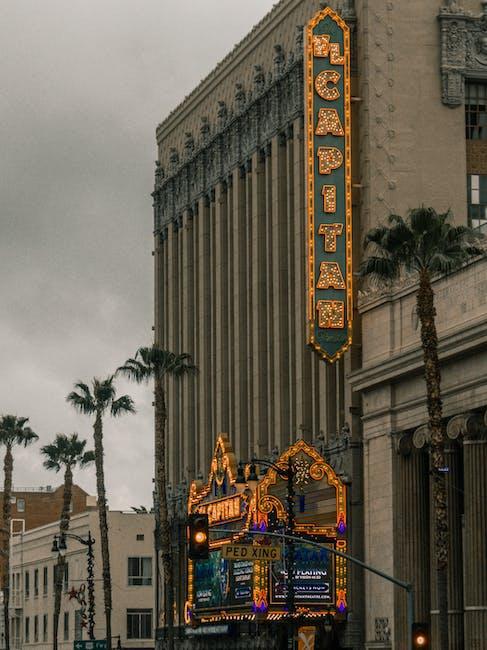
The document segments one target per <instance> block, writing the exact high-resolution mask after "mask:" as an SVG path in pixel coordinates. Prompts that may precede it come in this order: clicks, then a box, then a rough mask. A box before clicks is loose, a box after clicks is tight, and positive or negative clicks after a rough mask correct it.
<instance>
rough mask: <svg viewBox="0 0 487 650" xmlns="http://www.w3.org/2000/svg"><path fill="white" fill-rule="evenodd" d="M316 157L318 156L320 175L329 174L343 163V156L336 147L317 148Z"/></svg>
mask: <svg viewBox="0 0 487 650" xmlns="http://www.w3.org/2000/svg"><path fill="white" fill-rule="evenodd" d="M316 155H317V156H318V162H319V172H320V174H331V172H332V171H333V170H334V169H338V168H339V167H341V165H342V163H343V154H342V152H341V151H340V149H337V148H336V147H318V151H317V152H316Z"/></svg>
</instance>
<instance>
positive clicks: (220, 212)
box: [211, 182, 229, 435]
mask: <svg viewBox="0 0 487 650" xmlns="http://www.w3.org/2000/svg"><path fill="white" fill-rule="evenodd" d="M227 191H228V190H227V184H226V182H220V183H218V184H217V186H216V188H215V242H214V257H213V258H212V261H211V263H212V264H213V265H214V266H215V289H214V291H215V324H214V329H215V331H214V336H215V393H216V417H215V429H216V431H215V433H214V435H216V434H217V433H218V432H220V431H225V432H228V429H229V376H228V329H229V328H228V291H227V286H228V282H229V277H228V246H227V243H228V242H227V229H228V215H227Z"/></svg>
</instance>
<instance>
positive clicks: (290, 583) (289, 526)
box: [237, 457, 296, 647]
mask: <svg viewBox="0 0 487 650" xmlns="http://www.w3.org/2000/svg"><path fill="white" fill-rule="evenodd" d="M256 464H257V465H264V467H268V468H270V469H273V470H274V471H275V472H276V473H277V474H278V475H279V476H280V477H281V478H282V479H285V480H286V510H287V522H286V535H287V537H286V539H285V544H286V551H287V553H286V555H287V594H286V605H287V611H288V616H289V619H290V621H291V633H292V644H293V645H292V647H294V624H293V620H292V619H293V617H294V614H295V610H296V603H295V585H294V579H295V575H294V563H295V554H294V551H295V544H294V539H293V535H294V526H295V522H296V515H295V510H294V497H295V490H294V477H295V470H294V466H293V464H292V459H291V457H289V458H288V464H287V467H286V468H283V467H280V466H279V465H277V464H276V463H273V462H272V461H270V460H265V459H262V458H252V460H251V463H250V472H249V477H248V479H247V483H248V484H249V485H251V484H252V485H251V487H253V485H255V486H256V485H257V484H258V480H259V479H258V476H257V471H256V467H255V465H256ZM239 470H240V471H239V475H238V476H237V484H238V485H237V489H241V485H240V484H241V483H242V476H243V471H242V464H241V465H240V467H239ZM239 479H240V480H239Z"/></svg>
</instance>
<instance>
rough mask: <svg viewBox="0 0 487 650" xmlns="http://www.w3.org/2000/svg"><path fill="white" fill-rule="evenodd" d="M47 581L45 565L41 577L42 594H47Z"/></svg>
mask: <svg viewBox="0 0 487 650" xmlns="http://www.w3.org/2000/svg"><path fill="white" fill-rule="evenodd" d="M48 582H49V575H48V567H47V566H45V567H44V575H43V578H42V593H43V594H44V596H45V595H46V594H47V589H48Z"/></svg>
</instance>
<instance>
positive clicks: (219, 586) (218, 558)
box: [194, 550, 254, 611]
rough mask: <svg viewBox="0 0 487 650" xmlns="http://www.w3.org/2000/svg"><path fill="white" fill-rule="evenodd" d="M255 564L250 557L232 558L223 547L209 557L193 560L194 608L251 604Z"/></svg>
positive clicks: (216, 607) (197, 609)
mask: <svg viewBox="0 0 487 650" xmlns="http://www.w3.org/2000/svg"><path fill="white" fill-rule="evenodd" d="M253 571H254V564H253V562H252V561H249V560H235V561H233V562H229V561H228V560H226V559H225V558H223V557H222V553H221V551H219V550H218V551H212V552H211V553H210V557H209V558H208V560H196V561H195V563H194V609H195V611H199V610H212V609H220V608H225V607H227V608H228V607H241V606H248V607H249V608H250V606H251V604H252V579H253Z"/></svg>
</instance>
